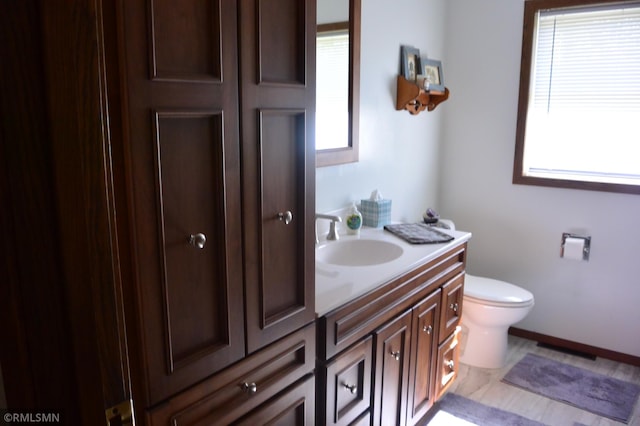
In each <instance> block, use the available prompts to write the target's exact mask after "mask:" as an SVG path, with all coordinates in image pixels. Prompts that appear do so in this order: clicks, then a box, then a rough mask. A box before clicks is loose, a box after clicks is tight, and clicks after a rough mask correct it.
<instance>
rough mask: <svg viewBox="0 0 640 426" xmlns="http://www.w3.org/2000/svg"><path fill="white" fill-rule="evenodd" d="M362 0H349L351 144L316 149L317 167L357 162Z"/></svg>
mask: <svg viewBox="0 0 640 426" xmlns="http://www.w3.org/2000/svg"><path fill="white" fill-rule="evenodd" d="M360 1H361V0H349V98H348V102H349V146H348V147H346V148H332V149H322V150H317V151H316V167H326V166H334V165H337V164H345V163H355V162H357V161H358V158H359V145H360V140H359V139H360V29H361V27H360V10H361V3H360Z"/></svg>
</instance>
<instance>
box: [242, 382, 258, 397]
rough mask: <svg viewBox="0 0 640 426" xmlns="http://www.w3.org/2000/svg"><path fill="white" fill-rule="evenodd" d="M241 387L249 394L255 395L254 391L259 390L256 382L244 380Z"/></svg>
mask: <svg viewBox="0 0 640 426" xmlns="http://www.w3.org/2000/svg"><path fill="white" fill-rule="evenodd" d="M240 389H242V391H243V392H244V393H246V394H248V395H253V394H254V393H256V392H258V385H256V384H255V383H254V382H251V383H247V382H244V383H243V384H241V385H240Z"/></svg>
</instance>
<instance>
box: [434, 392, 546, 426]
mask: <svg viewBox="0 0 640 426" xmlns="http://www.w3.org/2000/svg"><path fill="white" fill-rule="evenodd" d="M430 413H431V414H430V416H429V419H428V421H427V422H426V423H424V424H425V425H428V426H454V425H455V426H457V425H465V426H466V425H477V426H496V425H508V426H544V424H543V423H539V422H536V421H533V420H530V419H528V418H526V417H522V416H520V415H518V414H515V413H510V412H508V411H504V410H500V409H498V408H495V407H489V406H487V405H484V404H480V403H479V402H476V401H472V400H470V399H468V398H465V397H462V396H460V395H456V394H453V393H447V394H446V395H445V396H443V397H442V399H440V400H439V401H438V402H436V404H435V405H434V406H433V408H431V410H430Z"/></svg>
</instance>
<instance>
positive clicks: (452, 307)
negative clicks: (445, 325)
mask: <svg viewBox="0 0 640 426" xmlns="http://www.w3.org/2000/svg"><path fill="white" fill-rule="evenodd" d="M449 308H450V309H451V310H452V311H453V312H458V304H457V303H452V304H450V305H449Z"/></svg>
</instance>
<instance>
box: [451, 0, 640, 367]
mask: <svg viewBox="0 0 640 426" xmlns="http://www.w3.org/2000/svg"><path fill="white" fill-rule="evenodd" d="M523 4H524V3H523V0H483V1H477V0H448V2H447V11H446V12H447V13H446V17H447V18H446V24H447V25H446V27H445V40H446V42H445V46H446V54H445V57H444V60H445V62H444V64H445V65H444V71H445V78H446V84H447V86H448V87H449V88H450V89H451V98H450V100H449V101H448V105H446V107H445V108H443V115H442V118H443V130H442V131H443V137H442V147H441V150H442V166H441V169H440V172H441V174H440V190H441V192H440V197H439V201H440V208H441V213H442V214H443V215H444V216H447V217H450V218H452V219H454V220H455V221H456V225H457V226H458V227H459V228H460V229H464V230H467V231H471V232H472V233H473V239H472V241H471V243H470V253H469V258H468V270H469V272H470V273H472V274H478V275H486V276H491V277H495V278H500V279H504V280H507V281H511V282H513V283H516V284H518V285H520V286H522V287H525V288H527V289H529V290H530V291H531V292H533V293H534V295H535V298H536V306H535V308H534V310H533V311H532V313H531V314H530V315H529V316H528V317H527V318H526V319H525V320H524V321H522V322H521V323H520V324H518V325H517V326H518V327H520V328H523V329H526V330H530V331H534V332H538V333H543V334H547V335H551V336H555V337H559V338H562V339H568V340H571V341H575V342H581V343H584V344H588V345H592V346H597V347H602V348H607V349H610V350H613V351H618V352H622V353H626V354H631V355H635V356H640V308H639V306H640V226H639V224H638V222H639V221H640V196H637V195H624V194H610V193H601V192H595V191H581V190H569V189H555V188H543V187H534V186H525V185H513V184H511V178H512V169H513V156H514V143H515V142H514V141H515V129H516V116H517V103H518V85H519V70H520V53H521V52H520V48H521V39H522V14H523ZM563 232H578V233H581V234H585V235H591V237H592V248H591V259H590V261H589V262H577V261H569V260H564V259H561V258H560V257H559V252H560V240H561V236H562V233H563Z"/></svg>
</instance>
